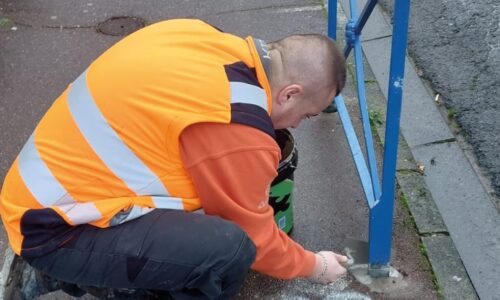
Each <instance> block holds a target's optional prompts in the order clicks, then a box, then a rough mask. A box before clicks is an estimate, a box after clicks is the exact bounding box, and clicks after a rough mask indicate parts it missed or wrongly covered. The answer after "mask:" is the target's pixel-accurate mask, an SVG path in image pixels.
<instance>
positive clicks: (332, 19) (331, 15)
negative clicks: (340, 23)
mask: <svg viewBox="0 0 500 300" xmlns="http://www.w3.org/2000/svg"><path fill="white" fill-rule="evenodd" d="M328 36H329V37H330V38H331V39H333V40H337V0H328Z"/></svg>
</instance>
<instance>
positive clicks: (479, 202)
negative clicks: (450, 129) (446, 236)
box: [413, 142, 500, 299]
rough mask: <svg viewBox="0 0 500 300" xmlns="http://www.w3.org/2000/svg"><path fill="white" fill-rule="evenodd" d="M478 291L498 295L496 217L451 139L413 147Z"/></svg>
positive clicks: (499, 239)
mask: <svg viewBox="0 0 500 300" xmlns="http://www.w3.org/2000/svg"><path fill="white" fill-rule="evenodd" d="M413 153H414V155H415V159H416V160H417V161H420V162H422V163H423V165H424V166H425V176H424V180H425V183H426V185H427V186H428V187H429V190H430V191H431V193H432V196H433V198H434V200H435V202H436V205H437V206H438V208H439V210H440V212H441V214H442V216H443V219H444V221H445V224H446V226H447V227H448V230H449V232H450V236H451V238H452V239H453V242H454V243H455V245H456V246H457V250H458V252H459V254H460V256H461V258H462V261H463V262H464V265H465V267H466V268H467V272H468V274H469V277H470V278H471V280H472V282H473V284H474V287H475V288H476V291H477V293H478V295H479V296H480V297H481V298H483V299H495V297H498V295H500V285H498V284H497V283H498V282H500V272H499V271H498V266H500V232H499V230H498V228H500V218H499V217H498V212H497V210H496V209H495V207H494V205H493V203H492V202H491V201H490V199H489V197H488V195H487V194H486V192H485V190H484V188H483V187H482V185H481V183H480V182H479V179H478V177H477V175H476V174H475V173H474V171H473V169H472V168H471V167H470V165H469V162H468V160H467V158H466V157H465V155H464V154H463V152H462V150H461V149H460V147H459V146H458V145H457V143H455V142H451V143H443V144H435V145H429V146H421V147H416V148H414V149H413Z"/></svg>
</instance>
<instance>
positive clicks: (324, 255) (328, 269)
mask: <svg viewBox="0 0 500 300" xmlns="http://www.w3.org/2000/svg"><path fill="white" fill-rule="evenodd" d="M346 265H347V257H346V256H344V255H340V254H337V253H335V252H331V251H320V252H318V253H316V264H315V265H314V269H313V272H312V274H311V276H309V277H308V279H309V280H310V281H312V282H315V283H322V284H328V283H331V282H334V281H335V280H337V279H338V278H339V277H341V276H342V275H344V274H345V273H346V271H347V270H346V269H345V267H344V266H346Z"/></svg>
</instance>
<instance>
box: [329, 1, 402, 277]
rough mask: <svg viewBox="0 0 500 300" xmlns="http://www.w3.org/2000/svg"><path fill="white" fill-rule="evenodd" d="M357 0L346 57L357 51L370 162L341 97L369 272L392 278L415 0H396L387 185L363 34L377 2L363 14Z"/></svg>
mask: <svg viewBox="0 0 500 300" xmlns="http://www.w3.org/2000/svg"><path fill="white" fill-rule="evenodd" d="M356 1H357V0H349V8H350V18H349V20H348V22H347V24H346V33H345V35H346V37H345V39H346V45H345V47H344V56H345V57H346V58H347V57H348V56H349V54H350V52H351V50H352V49H354V61H355V66H356V81H357V92H358V103H359V110H360V116H361V121H362V124H363V134H364V141H365V150H366V156H367V160H368V166H367V164H366V161H365V157H364V155H363V152H362V150H361V147H360V145H359V141H358V139H357V136H356V133H355V132H354V128H353V126H352V122H351V119H350V117H349V114H348V112H347V108H346V106H345V103H344V100H343V98H342V95H339V96H337V97H336V98H335V105H336V107H337V110H338V112H339V116H340V119H341V121H342V125H343V128H344V132H345V135H346V138H347V141H348V143H349V147H350V149H351V152H352V155H353V159H354V163H355V165H356V169H357V171H358V175H359V178H360V181H361V185H362V187H363V191H364V194H365V197H366V200H367V203H368V207H369V208H370V222H369V238H368V261H369V267H368V272H369V274H370V275H371V276H389V270H390V266H389V261H390V257H391V241H392V223H393V208H394V190H395V177H396V159H397V148H398V142H399V122H400V116H401V103H402V96H403V80H404V68H405V55H406V41H407V33H408V18H409V11H410V0H395V1H394V2H395V6H394V15H393V19H394V24H393V35H392V48H391V63H390V75H389V94H388V95H389V96H388V99H387V116H386V131H385V144H384V156H383V169H382V187H381V186H380V183H379V177H378V170H377V161H376V156H375V150H374V145H373V137H372V134H371V126H370V120H369V114H368V105H367V101H366V93H365V81H364V72H363V56H362V50H361V41H360V36H361V32H362V29H363V27H364V25H365V24H366V21H367V20H368V18H369V16H370V14H371V13H372V11H373V9H374V8H375V5H376V4H377V0H368V1H367V3H366V4H365V6H364V8H363V11H362V13H361V14H360V15H359V16H358V13H357V5H356ZM336 30H337V2H336V1H332V0H330V1H328V36H329V37H331V38H333V39H336Z"/></svg>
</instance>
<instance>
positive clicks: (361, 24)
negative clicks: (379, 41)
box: [344, 0, 398, 58]
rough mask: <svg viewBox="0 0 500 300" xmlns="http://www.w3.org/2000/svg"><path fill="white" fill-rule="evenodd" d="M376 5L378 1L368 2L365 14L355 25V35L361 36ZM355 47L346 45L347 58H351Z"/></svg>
mask: <svg viewBox="0 0 500 300" xmlns="http://www.w3.org/2000/svg"><path fill="white" fill-rule="evenodd" d="M397 1H398V0H395V2H397ZM375 5H377V0H368V2H367V3H366V4H365V7H364V8H363V12H361V15H360V16H359V18H358V20H357V22H356V24H355V25H354V34H355V35H360V34H361V30H363V27H365V24H366V21H367V20H368V17H370V15H371V13H372V12H373V9H374V8H375ZM352 18H353V16H352V13H351V19H352ZM353 46H354V45H353V44H352V43H346V44H345V46H344V57H345V58H347V57H348V56H349V53H351V50H352V47H353Z"/></svg>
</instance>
